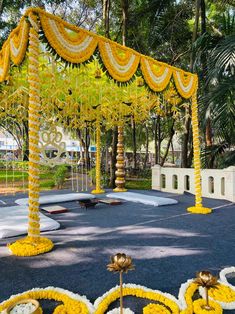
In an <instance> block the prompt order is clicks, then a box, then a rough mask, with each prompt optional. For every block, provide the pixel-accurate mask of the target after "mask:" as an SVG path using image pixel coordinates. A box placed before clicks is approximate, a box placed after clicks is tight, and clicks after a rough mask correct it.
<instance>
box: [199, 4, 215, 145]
mask: <svg viewBox="0 0 235 314" xmlns="http://www.w3.org/2000/svg"><path fill="white" fill-rule="evenodd" d="M205 33H206V4H205V0H201V35H203V34H205ZM201 64H202V77H203V82H204V83H203V85H202V86H203V95H204V97H203V99H204V104H203V105H204V106H205V108H207V107H208V100H207V94H208V85H207V55H206V52H205V51H204V52H202V56H201ZM205 135H206V138H205V139H206V146H207V147H210V146H212V130H211V119H210V116H208V117H207V120H206V132H205Z"/></svg>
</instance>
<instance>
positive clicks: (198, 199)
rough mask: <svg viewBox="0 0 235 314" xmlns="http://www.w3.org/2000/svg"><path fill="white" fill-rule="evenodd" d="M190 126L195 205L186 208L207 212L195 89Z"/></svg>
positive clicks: (208, 210) (195, 212)
mask: <svg viewBox="0 0 235 314" xmlns="http://www.w3.org/2000/svg"><path fill="white" fill-rule="evenodd" d="M192 127H193V155H194V182H195V206H193V207H189V208H187V210H188V211H189V212H191V213H194V214H209V213H211V211H212V210H211V209H210V208H205V207H203V206H202V190H201V162H200V143H199V127H198V107H197V93H196V89H195V92H194V94H193V96H192Z"/></svg>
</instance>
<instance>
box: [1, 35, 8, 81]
mask: <svg viewBox="0 0 235 314" xmlns="http://www.w3.org/2000/svg"><path fill="white" fill-rule="evenodd" d="M9 67H10V48H9V41H6V42H5V43H4V45H3V47H2V50H1V51H0V82H3V81H5V80H6V78H7V76H8V71H9Z"/></svg>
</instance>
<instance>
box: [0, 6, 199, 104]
mask: <svg viewBox="0 0 235 314" xmlns="http://www.w3.org/2000/svg"><path fill="white" fill-rule="evenodd" d="M32 13H34V14H35V15H36V16H37V18H38V20H39V21H40V24H41V31H42V33H43V35H44V37H45V38H46V40H47V42H48V44H49V46H50V47H51V48H52V49H53V50H54V51H55V52H56V54H57V55H58V56H60V57H61V58H62V59H63V60H65V61H67V62H69V63H73V64H80V63H83V62H86V61H87V60H89V59H90V58H91V57H92V55H93V54H94V53H95V51H96V49H97V48H98V51H99V54H100V57H101V60H102V62H103V64H104V67H105V68H106V70H107V72H108V73H109V75H110V76H111V77H112V78H113V79H114V80H116V81H118V82H121V83H123V82H128V81H129V80H130V79H131V78H133V77H134V75H135V73H136V71H137V69H138V67H140V69H141V71H142V75H143V78H144V80H145V82H146V84H147V85H148V87H149V88H150V89H151V90H153V91H154V92H160V91H163V90H164V89H165V88H166V87H167V85H168V84H169V82H170V80H171V79H173V80H174V83H175V86H176V88H177V90H178V92H179V94H180V95H181V96H182V97H184V98H190V97H191V96H192V95H193V93H194V92H195V91H196V89H197V76H196V75H195V74H192V73H188V72H184V71H182V70H180V69H177V68H174V67H172V66H170V65H168V64H166V63H162V62H159V61H156V60H154V59H152V58H150V57H147V56H144V55H141V54H140V53H138V52H136V51H135V50H132V49H130V48H128V47H124V46H121V45H119V44H117V43H115V42H113V41H111V40H108V39H107V38H104V37H102V36H98V35H96V34H94V33H92V32H88V31H86V30H83V29H81V28H79V27H76V26H74V25H71V24H69V23H67V22H65V21H64V20H62V19H61V18H59V17H56V16H54V15H52V14H49V13H46V12H45V11H43V10H41V9H37V8H36V9H29V10H28V11H27V12H26V13H25V15H24V17H23V18H22V19H21V21H20V23H19V25H18V26H17V28H16V29H14V30H13V31H12V32H11V34H10V36H9V38H8V40H7V41H6V43H5V44H4V45H3V47H2V50H1V52H0V82H2V81H4V80H6V79H7V76H8V71H9V65H10V60H11V61H12V62H13V63H14V64H15V65H20V64H21V63H22V61H23V59H24V56H25V53H26V49H27V46H28V37H29V21H28V17H30V15H31V14H32ZM29 20H30V19H29Z"/></svg>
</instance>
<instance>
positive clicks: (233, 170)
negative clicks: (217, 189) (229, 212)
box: [223, 166, 235, 202]
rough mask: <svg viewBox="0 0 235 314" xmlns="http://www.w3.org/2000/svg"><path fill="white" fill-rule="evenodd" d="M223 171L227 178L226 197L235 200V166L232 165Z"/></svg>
mask: <svg viewBox="0 0 235 314" xmlns="http://www.w3.org/2000/svg"><path fill="white" fill-rule="evenodd" d="M223 171H224V178H225V198H226V199H227V200H229V201H231V202H235V167H234V166H230V167H228V168H226V169H224V170H223Z"/></svg>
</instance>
